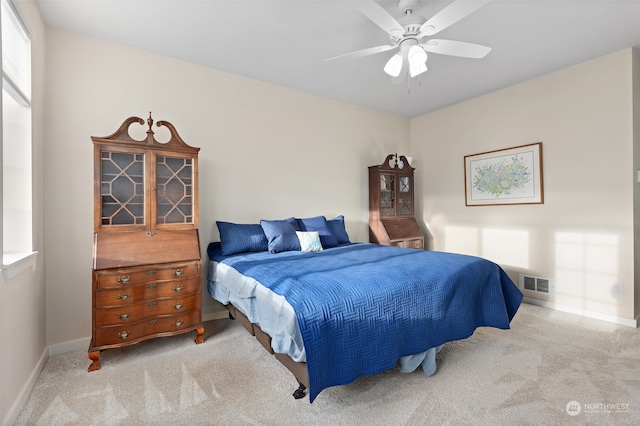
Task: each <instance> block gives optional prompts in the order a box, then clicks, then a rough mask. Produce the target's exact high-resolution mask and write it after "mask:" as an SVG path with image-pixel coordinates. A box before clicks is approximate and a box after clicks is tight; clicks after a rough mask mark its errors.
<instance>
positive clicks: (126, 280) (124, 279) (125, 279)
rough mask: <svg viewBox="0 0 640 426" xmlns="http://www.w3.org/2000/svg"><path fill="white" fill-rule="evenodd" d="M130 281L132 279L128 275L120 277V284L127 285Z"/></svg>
mask: <svg viewBox="0 0 640 426" xmlns="http://www.w3.org/2000/svg"><path fill="white" fill-rule="evenodd" d="M129 281H131V277H130V276H128V275H124V276H122V277H118V282H119V283H120V284H127V283H129Z"/></svg>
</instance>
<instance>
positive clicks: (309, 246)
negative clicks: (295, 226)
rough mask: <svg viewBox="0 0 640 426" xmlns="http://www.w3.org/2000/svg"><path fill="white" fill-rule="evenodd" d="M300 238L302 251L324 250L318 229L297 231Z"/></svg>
mask: <svg viewBox="0 0 640 426" xmlns="http://www.w3.org/2000/svg"><path fill="white" fill-rule="evenodd" d="M296 235H297V236H298V240H300V250H301V251H322V244H321V243H320V235H319V234H318V231H311V232H301V231H296Z"/></svg>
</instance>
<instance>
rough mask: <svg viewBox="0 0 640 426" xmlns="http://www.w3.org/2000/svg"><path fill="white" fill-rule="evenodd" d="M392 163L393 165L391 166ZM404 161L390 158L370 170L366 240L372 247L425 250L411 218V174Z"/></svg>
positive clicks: (411, 171)
mask: <svg viewBox="0 0 640 426" xmlns="http://www.w3.org/2000/svg"><path fill="white" fill-rule="evenodd" d="M392 163H393V164H392ZM414 170H415V169H414V168H413V167H411V165H410V164H409V161H407V158H406V157H405V156H404V155H402V156H400V158H398V155H397V154H395V155H394V154H390V155H388V156H387V158H386V159H385V161H384V163H382V164H380V165H377V166H370V167H369V240H370V241H371V242H372V243H377V244H383V245H390V246H398V247H409V248H416V249H424V236H423V234H422V231H421V229H420V226H418V223H417V222H416V219H415V216H414V206H415V199H414V190H413V187H414V185H413V172H414Z"/></svg>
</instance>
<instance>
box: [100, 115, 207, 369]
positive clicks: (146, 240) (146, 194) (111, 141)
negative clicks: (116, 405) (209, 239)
mask: <svg viewBox="0 0 640 426" xmlns="http://www.w3.org/2000/svg"><path fill="white" fill-rule="evenodd" d="M135 124H138V125H144V124H145V120H143V119H142V118H139V117H130V118H128V119H127V120H125V121H124V123H123V124H122V125H121V126H120V128H119V129H118V130H117V131H116V132H115V133H113V134H112V135H110V136H105V137H92V138H91V139H92V141H93V145H94V239H93V271H92V282H93V291H92V308H93V326H92V328H93V332H92V338H91V344H90V346H89V359H90V360H91V362H92V363H91V365H90V366H89V371H93V370H98V369H99V368H100V359H99V356H100V352H101V351H103V350H106V349H111V348H119V347H122V346H127V345H131V344H134V343H138V342H141V341H143V340H146V339H150V338H154V337H161V336H168V335H174V334H178V333H184V332H188V331H191V330H196V339H195V342H196V343H202V342H203V334H204V328H203V326H202V299H201V293H202V291H201V288H202V273H201V269H202V267H201V261H200V257H201V256H200V241H199V237H198V152H199V150H200V148H195V147H192V146H189V145H188V144H186V143H185V142H184V141H183V140H182V139H181V138H180V136H179V135H178V133H177V131H176V130H175V128H174V127H173V125H172V124H171V123H169V122H166V121H158V123H157V125H158V126H165V127H166V128H168V130H169V133H170V134H171V137H170V139H169V141H167V142H158V141H157V140H156V139H155V137H154V132H153V130H152V125H153V119H152V118H151V115H149V118H148V119H147V120H146V124H147V125H148V130H147V136H146V138H145V139H143V140H136V139H134V138H132V137H131V136H130V134H129V127H130V126H132V125H135Z"/></svg>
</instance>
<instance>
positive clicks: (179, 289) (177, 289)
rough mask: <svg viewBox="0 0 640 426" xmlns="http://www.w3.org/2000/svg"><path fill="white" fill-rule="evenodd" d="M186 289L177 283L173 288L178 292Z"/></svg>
mask: <svg viewBox="0 0 640 426" xmlns="http://www.w3.org/2000/svg"><path fill="white" fill-rule="evenodd" d="M183 289H184V286H183V285H182V284H180V285H177V286H175V287H174V288H173V291H175V292H176V293H180V292H181V291H182V290H183Z"/></svg>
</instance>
